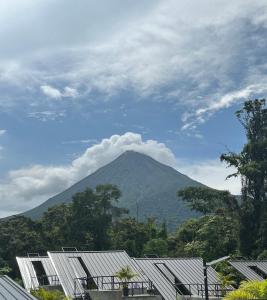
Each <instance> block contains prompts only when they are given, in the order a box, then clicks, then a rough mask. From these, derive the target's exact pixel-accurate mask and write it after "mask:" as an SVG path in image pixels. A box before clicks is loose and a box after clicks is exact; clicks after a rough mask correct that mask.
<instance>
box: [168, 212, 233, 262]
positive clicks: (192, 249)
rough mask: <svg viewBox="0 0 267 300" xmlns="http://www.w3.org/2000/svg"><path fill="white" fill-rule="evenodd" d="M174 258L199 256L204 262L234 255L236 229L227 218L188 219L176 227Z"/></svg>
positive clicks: (204, 217)
mask: <svg viewBox="0 0 267 300" xmlns="http://www.w3.org/2000/svg"><path fill="white" fill-rule="evenodd" d="M175 240H176V243H175V248H176V251H175V253H174V255H175V256H189V257H192V256H200V257H203V258H205V259H206V260H208V261H209V260H213V259H216V258H218V257H222V256H225V255H228V254H229V253H234V252H235V251H236V249H237V247H238V241H237V227H236V225H235V224H234V223H233V221H232V218H231V217H228V216H218V215H209V216H203V217H200V218H199V219H190V220H187V221H186V222H184V223H183V224H181V225H180V227H178V229H177V232H176V235H175Z"/></svg>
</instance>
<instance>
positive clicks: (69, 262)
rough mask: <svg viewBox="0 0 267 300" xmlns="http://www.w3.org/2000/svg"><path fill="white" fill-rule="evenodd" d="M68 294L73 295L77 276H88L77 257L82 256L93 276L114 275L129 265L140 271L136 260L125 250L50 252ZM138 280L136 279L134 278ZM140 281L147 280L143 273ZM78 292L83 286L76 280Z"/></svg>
mask: <svg viewBox="0 0 267 300" xmlns="http://www.w3.org/2000/svg"><path fill="white" fill-rule="evenodd" d="M48 256H49V257H50V259H51V262H52V263H53V266H54V268H55V270H56V273H57V275H58V277H59V280H60V282H61V285H62V287H63V290H64V292H65V294H66V296H70V297H73V296H74V290H75V283H74V282H75V278H80V277H86V273H85V272H84V270H83V268H82V266H81V264H80V263H79V262H78V260H76V259H75V258H77V257H81V259H82V260H83V262H84V264H85V266H86V268H87V269H88V271H89V273H90V275H91V276H92V277H95V276H114V274H115V273H116V272H117V271H119V270H120V269H121V268H122V267H125V266H127V265H129V266H130V267H131V268H132V270H133V271H134V272H136V273H140V271H139V268H138V266H137V265H136V263H135V261H134V260H132V259H131V258H130V257H129V256H128V254H127V253H126V252H125V251H101V252H97V251H81V252H78V251H75V252H48ZM134 280H136V279H134ZM137 280H138V281H147V278H145V277H144V276H143V275H140V276H138V279H137ZM76 292H78V294H79V293H82V292H83V288H82V286H81V284H80V283H79V282H78V281H77V280H76Z"/></svg>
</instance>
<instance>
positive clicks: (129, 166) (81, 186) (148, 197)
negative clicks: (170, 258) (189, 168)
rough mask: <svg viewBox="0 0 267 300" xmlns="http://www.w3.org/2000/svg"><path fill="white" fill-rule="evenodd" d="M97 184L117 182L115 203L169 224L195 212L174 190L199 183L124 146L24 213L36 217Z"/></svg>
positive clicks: (141, 215) (131, 213) (180, 220)
mask: <svg viewBox="0 0 267 300" xmlns="http://www.w3.org/2000/svg"><path fill="white" fill-rule="evenodd" d="M99 184H114V185H117V186H118V188H119V189H120V190H121V192H122V197H121V199H120V201H119V203H118V205H119V206H121V207H125V208H127V209H129V211H130V215H132V216H135V217H137V218H138V219H140V220H141V219H144V218H146V217H149V216H151V217H152V216H153V217H156V218H157V219H158V221H163V220H166V222H167V223H169V226H170V227H172V228H174V227H175V226H176V225H177V223H180V222H182V221H184V220H185V219H187V218H188V217H193V216H195V215H196V213H194V212H192V211H191V210H190V209H189V208H188V207H187V206H186V205H185V203H184V202H183V201H182V200H179V199H178V198H177V191H178V190H179V189H181V188H184V187H187V186H201V184H200V183H198V182H196V181H194V180H192V179H190V178H189V177H187V176H185V175H183V174H181V173H179V172H178V171H177V170H175V169H173V168H171V167H169V166H167V165H164V164H162V163H160V162H158V161H157V160H155V159H153V158H152V157H150V156H148V155H146V154H143V153H140V152H138V151H133V150H127V151H125V152H124V153H122V154H121V155H120V156H118V157H117V158H116V159H115V160H113V161H112V162H111V163H109V164H107V165H105V166H104V167H102V168H100V169H98V170H97V171H96V172H94V173H93V174H91V175H89V176H87V177H85V178H84V179H82V180H81V181H79V182H77V183H76V184H74V185H73V186H71V187H70V188H68V189H67V190H65V191H63V192H62V193H60V194H58V195H56V196H54V197H52V198H50V199H48V200H47V201H45V202H44V203H43V204H41V205H40V206H38V207H36V208H34V209H32V210H30V211H27V212H25V213H24V215H25V216H28V217H32V218H34V219H36V218H39V217H40V216H41V215H42V214H43V212H45V211H46V210H47V209H48V208H49V207H51V206H54V205H58V204H61V203H68V202H70V201H71V200H72V197H73V195H75V194H76V193H77V192H82V191H84V190H85V189H86V188H88V187H89V188H95V187H96V186H97V185H99ZM170 224H172V225H170Z"/></svg>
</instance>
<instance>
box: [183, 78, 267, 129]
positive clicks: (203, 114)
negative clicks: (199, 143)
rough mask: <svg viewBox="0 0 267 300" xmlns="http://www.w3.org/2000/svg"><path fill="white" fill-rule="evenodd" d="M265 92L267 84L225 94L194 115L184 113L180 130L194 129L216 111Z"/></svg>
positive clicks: (250, 86) (254, 85)
mask: <svg viewBox="0 0 267 300" xmlns="http://www.w3.org/2000/svg"><path fill="white" fill-rule="evenodd" d="M266 92H267V82H266V83H261V84H253V85H249V86H247V87H245V88H244V89H241V90H238V91H233V92H230V93H227V94H226V95H224V96H222V97H221V98H220V99H219V100H214V101H212V102H210V103H209V104H207V106H205V107H203V108H199V109H197V110H196V112H195V113H192V114H188V113H185V114H184V117H183V122H185V124H184V125H183V127H182V130H187V129H195V128H196V124H198V123H203V122H205V121H206V119H207V118H208V117H210V116H211V115H212V114H214V113H215V112H216V111H218V110H220V109H223V108H227V107H229V106H231V105H232V104H233V103H237V102H241V101H245V100H247V99H251V98H253V97H257V95H262V94H263V93H266Z"/></svg>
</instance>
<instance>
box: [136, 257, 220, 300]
mask: <svg viewBox="0 0 267 300" xmlns="http://www.w3.org/2000/svg"><path fill="white" fill-rule="evenodd" d="M135 261H136V263H137V264H138V265H139V267H140V268H141V269H142V270H143V271H144V273H145V275H146V276H147V277H148V278H149V279H150V280H151V281H152V282H153V284H154V285H155V287H156V288H157V289H158V291H159V292H160V293H161V295H162V296H163V297H164V299H165V300H174V299H176V290H175V288H174V286H173V284H174V280H175V279H174V277H173V276H172V275H171V273H172V274H173V275H174V276H175V277H176V278H177V279H178V280H179V281H180V282H181V283H182V284H203V283H204V276H203V260H202V259H201V258H136V259H135ZM162 264H164V265H165V266H166V267H167V268H166V269H165V274H167V273H169V274H167V275H168V278H169V280H168V279H167V278H166V277H165V276H164V275H163V274H162V272H161V271H160V270H159V268H163V269H164V266H162ZM157 266H158V267H157ZM169 271H170V272H169ZM208 281H209V284H215V283H218V277H217V274H216V272H215V270H214V269H213V268H212V267H208ZM191 292H192V293H193V294H197V292H198V291H197V286H191Z"/></svg>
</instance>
